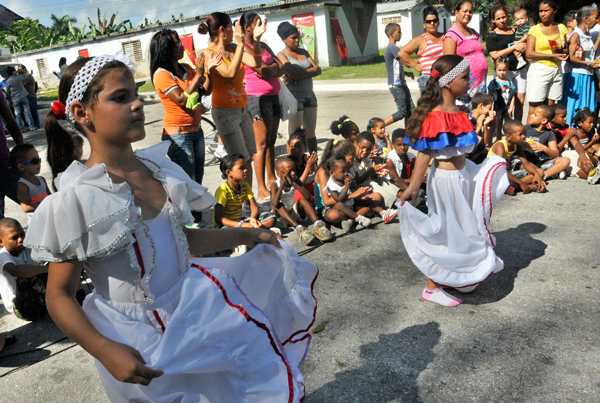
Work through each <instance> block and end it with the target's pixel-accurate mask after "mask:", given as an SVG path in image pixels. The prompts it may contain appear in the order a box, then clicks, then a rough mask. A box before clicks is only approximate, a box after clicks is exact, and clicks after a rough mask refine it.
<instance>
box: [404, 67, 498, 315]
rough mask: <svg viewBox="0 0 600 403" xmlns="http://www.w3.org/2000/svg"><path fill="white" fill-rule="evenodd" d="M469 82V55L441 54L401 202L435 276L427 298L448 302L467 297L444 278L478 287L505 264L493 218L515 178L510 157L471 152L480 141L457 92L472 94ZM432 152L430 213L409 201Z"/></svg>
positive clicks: (424, 99)
mask: <svg viewBox="0 0 600 403" xmlns="http://www.w3.org/2000/svg"><path fill="white" fill-rule="evenodd" d="M469 83H470V79H469V64H468V62H467V61H466V60H465V59H463V58H462V57H460V56H456V55H447V56H442V57H441V58H439V59H438V60H437V61H436V62H435V63H434V64H433V66H432V70H431V76H430V78H429V80H428V81H427V85H426V86H425V88H424V89H423V92H422V96H421V99H419V102H418V106H417V108H416V109H415V111H414V112H413V115H412V116H411V118H410V119H409V120H408V122H407V127H406V132H407V133H409V135H410V139H411V144H410V145H411V147H412V148H413V149H415V150H416V151H419V154H418V155H417V158H416V162H415V167H414V170H413V173H412V177H411V181H410V184H409V185H408V188H407V189H406V191H404V192H403V193H402V197H401V200H400V203H399V204H400V205H401V206H400V207H399V211H398V217H399V219H400V230H401V234H402V241H403V242H404V246H405V248H406V251H407V252H408V254H409V256H410V257H411V259H412V261H413V263H414V264H415V266H417V268H419V270H421V271H422V272H423V273H424V274H425V275H426V276H427V278H428V282H427V286H426V287H425V290H423V298H425V299H426V300H428V301H432V302H436V303H438V304H441V305H445V306H456V305H458V304H460V303H461V302H462V301H461V300H460V299H458V298H455V297H453V296H452V295H450V294H448V293H446V292H445V291H444V290H443V289H442V286H444V287H452V288H455V289H457V290H458V291H460V292H463V293H468V292H472V291H473V290H474V289H475V288H476V287H477V285H478V284H479V283H480V282H482V281H483V280H485V279H486V278H487V277H489V276H490V275H491V274H492V273H497V272H499V271H500V270H502V269H503V268H504V262H503V261H502V260H501V259H500V258H498V257H497V256H496V253H495V251H494V248H495V244H496V240H495V238H494V237H493V236H492V234H491V232H490V230H489V228H488V226H489V223H490V217H491V214H492V208H493V206H494V205H495V204H496V203H497V202H498V201H499V200H500V198H501V197H502V194H504V191H505V190H506V188H507V187H508V184H509V183H508V177H507V174H506V162H505V161H504V159H502V158H500V157H497V156H494V157H490V158H488V159H486V160H485V161H484V162H483V163H482V164H481V165H475V164H474V163H473V162H471V161H469V160H467V159H466V158H465V154H467V153H469V152H470V151H472V150H473V148H474V147H475V146H476V145H477V143H479V139H478V137H477V134H476V132H475V129H474V127H473V125H472V124H471V122H470V121H469V118H468V116H467V115H466V114H464V113H462V112H461V111H460V110H459V109H458V108H457V107H456V99H457V98H460V97H463V96H465V95H466V94H467V92H468V90H469ZM432 158H433V159H434V163H433V164H432V166H431V168H430V169H429V175H428V179H427V197H428V207H429V214H427V215H425V214H424V213H422V212H421V211H419V210H417V209H416V208H414V207H413V206H412V205H411V204H410V203H405V202H406V201H411V200H414V199H415V197H416V195H417V191H418V190H419V187H420V185H421V182H422V180H423V176H424V175H425V172H426V171H427V168H428V165H429V162H430V161H431V159H432Z"/></svg>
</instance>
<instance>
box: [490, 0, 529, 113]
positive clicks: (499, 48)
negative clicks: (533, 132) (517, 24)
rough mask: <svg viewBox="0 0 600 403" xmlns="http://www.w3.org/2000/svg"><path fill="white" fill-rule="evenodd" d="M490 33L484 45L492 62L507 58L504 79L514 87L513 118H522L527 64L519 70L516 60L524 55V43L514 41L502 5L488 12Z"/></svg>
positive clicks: (513, 34)
mask: <svg viewBox="0 0 600 403" xmlns="http://www.w3.org/2000/svg"><path fill="white" fill-rule="evenodd" d="M490 21H491V25H490V32H488V34H487V39H486V45H487V51H488V52H489V54H490V57H491V58H492V59H494V62H495V61H497V60H499V59H500V58H501V57H502V58H504V57H507V58H508V71H507V72H506V78H507V79H508V80H509V81H510V82H511V83H512V84H513V86H514V87H515V93H516V97H515V98H514V100H515V108H514V118H515V119H516V120H518V121H521V119H522V118H523V103H524V102H525V89H526V88H527V64H526V65H525V66H521V68H519V67H518V66H519V62H518V60H517V59H518V58H519V57H521V56H523V55H525V43H524V42H517V41H516V40H515V29H514V28H511V27H509V26H508V11H506V7H504V6H503V5H501V4H500V5H497V6H496V7H493V8H492V9H491V10H490Z"/></svg>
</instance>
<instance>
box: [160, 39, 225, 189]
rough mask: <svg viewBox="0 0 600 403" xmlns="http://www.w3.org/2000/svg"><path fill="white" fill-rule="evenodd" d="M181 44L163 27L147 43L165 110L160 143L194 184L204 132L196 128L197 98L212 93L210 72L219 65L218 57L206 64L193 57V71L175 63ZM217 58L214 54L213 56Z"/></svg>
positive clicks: (200, 172)
mask: <svg viewBox="0 0 600 403" xmlns="http://www.w3.org/2000/svg"><path fill="white" fill-rule="evenodd" d="M183 53H184V49H183V44H182V43H181V41H180V40H179V35H178V34H177V32H176V31H174V30H170V29H167V28H163V29H162V30H161V31H159V32H157V33H156V34H154V36H153V37H152V40H151V41H150V75H151V77H152V83H153V84H154V88H155V89H156V92H157V94H158V96H159V98H160V101H161V103H162V104H163V107H164V108H165V118H164V123H163V132H162V140H163V141H164V140H169V141H170V142H171V145H170V147H169V151H168V155H169V158H170V159H171V161H173V162H175V163H176V164H177V165H179V166H181V167H182V168H183V170H184V171H185V172H186V173H187V174H188V175H189V176H190V178H192V179H194V180H195V181H196V182H198V183H202V177H203V176H204V133H203V132H202V129H201V128H200V119H201V114H202V111H201V108H200V107H199V105H198V103H199V102H200V96H202V95H210V93H211V91H212V81H213V80H212V72H213V70H214V69H215V68H216V67H217V66H218V65H219V64H221V59H220V57H213V58H212V59H210V60H208V59H207V60H208V61H207V63H206V71H207V74H206V75H204V69H205V63H204V60H205V59H204V55H201V56H200V57H198V58H196V60H195V64H196V68H195V69H194V68H192V67H191V66H189V65H187V64H182V63H179V60H181V59H182V58H183ZM217 56H218V55H217Z"/></svg>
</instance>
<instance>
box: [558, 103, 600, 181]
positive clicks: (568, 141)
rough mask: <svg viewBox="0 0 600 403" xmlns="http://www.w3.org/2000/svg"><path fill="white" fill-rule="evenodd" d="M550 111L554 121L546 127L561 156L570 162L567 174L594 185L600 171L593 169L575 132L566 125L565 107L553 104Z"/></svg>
mask: <svg viewBox="0 0 600 403" xmlns="http://www.w3.org/2000/svg"><path fill="white" fill-rule="evenodd" d="M552 109H554V119H552V120H551V121H550V122H549V123H548V125H547V126H546V127H547V128H548V130H552V132H553V133H554V136H555V137H556V142H557V147H558V151H560V153H561V156H563V157H567V158H568V159H569V161H570V163H569V168H568V169H567V173H568V174H570V175H571V176H573V177H576V178H581V179H587V180H588V183H590V184H595V183H596V182H597V181H598V179H600V170H596V169H595V168H596V167H595V165H594V163H593V162H592V161H591V160H590V158H589V157H588V155H587V154H586V152H585V150H584V148H583V146H582V145H581V142H580V141H579V136H577V130H576V129H574V128H572V127H571V126H569V125H568V124H567V107H566V106H564V105H562V104H559V103H555V104H553V105H552Z"/></svg>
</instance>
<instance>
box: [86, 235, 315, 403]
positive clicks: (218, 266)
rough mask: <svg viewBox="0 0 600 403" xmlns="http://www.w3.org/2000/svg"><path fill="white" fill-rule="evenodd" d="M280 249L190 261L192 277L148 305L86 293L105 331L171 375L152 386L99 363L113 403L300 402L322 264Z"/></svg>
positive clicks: (264, 247) (95, 320)
mask: <svg viewBox="0 0 600 403" xmlns="http://www.w3.org/2000/svg"><path fill="white" fill-rule="evenodd" d="M282 245H283V250H277V249H276V248H274V247H272V246H267V245H259V246H257V247H256V248H254V249H253V250H252V251H251V252H249V253H246V254H244V255H242V256H240V257H236V258H202V259H191V263H192V266H191V267H190V270H189V271H188V273H187V274H186V275H185V276H184V277H182V278H181V279H180V280H179V282H178V283H177V284H176V285H174V286H173V287H172V288H171V289H170V290H169V291H167V292H166V293H165V294H163V295H161V296H159V297H156V301H155V302H154V303H153V304H152V305H149V306H145V305H140V304H128V303H115V302H112V301H110V300H107V299H106V298H103V297H102V296H100V295H98V294H96V293H93V294H92V295H90V296H89V297H88V298H86V300H85V302H84V310H85V312H86V313H87V315H88V317H89V318H90V320H91V322H92V323H93V325H94V326H95V327H96V328H97V329H98V330H99V331H100V332H101V333H102V334H103V335H105V336H106V337H108V338H110V339H112V340H115V341H117V342H120V343H124V344H127V345H129V346H131V347H133V348H135V349H136V350H138V351H139V352H140V353H141V355H142V356H143V358H144V360H145V361H146V363H147V365H148V366H149V367H151V368H153V369H160V370H163V371H164V375H163V376H161V377H159V378H156V379H154V380H152V382H151V383H150V385H149V386H141V385H134V384H129V383H123V382H119V381H117V380H116V379H115V378H114V377H113V376H112V375H110V373H109V372H108V371H107V370H106V369H105V368H104V367H103V366H102V364H100V362H98V361H96V366H97V369H98V373H99V375H100V379H101V381H102V384H103V386H104V388H105V390H106V393H107V395H108V398H109V399H110V401H111V402H132V401H134V402H165V403H166V402H169V403H170V402H180V403H191V402H214V403H218V402H222V403H231V402H299V401H300V400H301V399H302V398H303V397H304V380H303V377H302V374H301V373H300V371H299V369H298V367H299V365H300V364H301V363H302V361H303V360H304V357H305V355H306V352H307V350H308V346H309V344H310V339H311V337H310V334H309V332H308V331H309V329H310V327H311V326H312V324H313V321H314V318H315V313H316V300H315V298H314V296H313V293H312V288H313V285H314V282H315V280H316V276H317V274H318V269H317V267H316V266H315V265H314V264H313V263H311V262H309V261H308V260H305V259H302V258H300V257H298V255H297V254H296V253H295V251H294V249H293V247H292V246H290V245H289V244H287V243H285V242H282Z"/></svg>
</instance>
